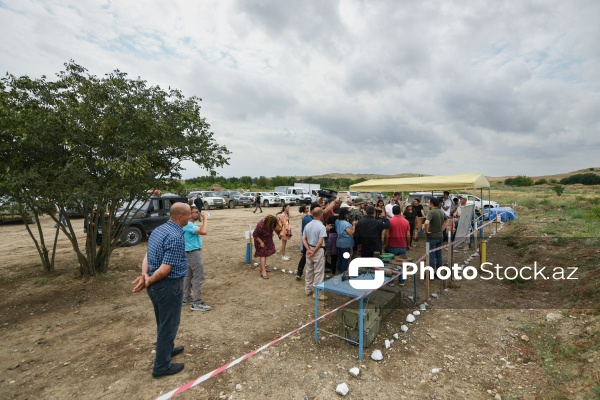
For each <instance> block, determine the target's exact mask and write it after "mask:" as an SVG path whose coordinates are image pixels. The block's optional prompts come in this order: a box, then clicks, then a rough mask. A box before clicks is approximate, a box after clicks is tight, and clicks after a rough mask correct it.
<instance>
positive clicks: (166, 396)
mask: <svg viewBox="0 0 600 400" xmlns="http://www.w3.org/2000/svg"><path fill="white" fill-rule="evenodd" d="M484 226H485V225H484ZM482 227H483V226H482ZM447 246H448V245H447V244H446V245H443V246H441V247H440V248H438V249H443V248H445V247H447ZM438 249H433V250H430V252H431V251H435V250H438ZM424 258H425V256H423V257H422V258H421V259H419V261H420V260H423V259H424ZM395 272H397V271H395ZM400 274H401V273H400V272H397V273H395V274H394V275H393V276H392V277H390V278H389V279H387V280H386V281H385V282H384V285H385V284H387V283H388V282H390V281H391V280H393V279H395V278H396V277H398V276H399V275H400ZM377 289H378V288H377ZM377 289H372V290H370V291H368V292H365V293H364V294H363V295H362V296H359V297H356V298H354V299H350V300H349V301H347V302H346V303H344V304H342V305H341V306H339V307H337V308H334V309H333V310H331V311H328V312H326V313H325V314H323V315H321V316H320V317H318V318H315V319H313V320H312V321H310V322H307V323H306V324H304V325H302V326H300V327H298V328H296V329H294V330H293V331H290V332H288V333H286V334H285V335H283V336H281V337H279V338H277V339H275V340H273V341H271V342H269V343H267V344H265V345H263V346H261V347H259V348H258V349H255V350H252V351H251V352H250V353H247V354H245V355H243V356H241V357H239V358H237V359H235V360H233V361H231V362H228V363H226V364H224V365H222V366H220V367H219V368H217V369H215V370H213V371H211V372H209V373H207V374H204V375H202V376H201V377H199V378H196V379H194V380H192V381H189V382H188V383H186V384H185V385H182V386H180V387H178V388H177V389H175V390H171V391H170V392H169V393H165V394H163V395H162V396H159V397H157V400H166V399H170V398H172V397H174V396H176V395H178V394H180V393H183V392H185V391H186V390H188V389H190V388H193V387H194V386H196V385H199V384H201V383H202V382H205V381H207V380H209V379H210V378H212V377H213V376H217V375H219V374H220V373H221V372H223V371H226V370H228V369H229V368H231V367H233V366H235V365H237V364H239V363H241V362H242V361H245V360H247V359H249V358H250V357H252V356H253V355H255V354H257V353H260V352H261V351H263V350H264V349H266V348H269V347H271V346H273V345H274V344H276V343H278V342H280V341H282V340H283V339H285V338H287V337H289V336H291V335H293V334H295V333H296V332H299V331H300V330H302V329H304V328H306V327H307V326H310V325H312V324H314V323H315V322H317V321H319V320H321V319H323V318H325V317H327V316H329V315H331V314H333V313H334V312H336V311H337V310H339V309H340V308H344V307H346V306H347V305H349V304H351V303H353V302H355V301H357V300H360V299H361V298H363V297H365V296H368V295H370V294H371V293H373V292H374V291H375V290H377Z"/></svg>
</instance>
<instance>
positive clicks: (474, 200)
mask: <svg viewBox="0 0 600 400" xmlns="http://www.w3.org/2000/svg"><path fill="white" fill-rule="evenodd" d="M460 196H464V197H466V198H467V205H469V204H475V212H476V213H477V214H481V210H482V209H483V210H485V209H487V208H496V207H500V204H499V203H498V202H496V201H491V200H483V199H480V198H479V197H477V196H474V195H472V194H464V193H463V194H451V195H450V198H451V199H454V198H455V197H460Z"/></svg>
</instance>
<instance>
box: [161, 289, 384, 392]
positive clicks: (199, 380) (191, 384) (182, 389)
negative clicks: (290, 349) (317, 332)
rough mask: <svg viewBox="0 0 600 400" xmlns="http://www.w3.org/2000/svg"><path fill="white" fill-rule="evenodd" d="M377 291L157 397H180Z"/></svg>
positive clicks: (345, 304)
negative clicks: (179, 395)
mask: <svg viewBox="0 0 600 400" xmlns="http://www.w3.org/2000/svg"><path fill="white" fill-rule="evenodd" d="M375 290H376V289H373V290H370V291H368V292H365V293H364V294H363V295H362V296H360V297H356V298H354V299H350V301H348V302H346V303H344V304H342V305H341V306H339V307H337V308H334V309H333V310H331V311H328V312H327V313H325V314H323V315H321V316H320V317H318V318H315V319H313V320H312V321H310V322H307V323H306V324H304V325H302V326H300V327H299V328H296V329H294V330H293V331H291V332H288V333H286V334H285V335H283V336H281V337H280V338H277V339H275V340H273V341H271V342H269V343H267V344H265V345H264V346H262V347H259V348H258V349H255V350H252V351H251V352H250V353H248V354H245V355H243V356H242V357H240V358H237V359H235V360H233V361H231V362H228V363H227V364H224V365H222V366H220V367H219V368H217V369H215V370H213V371H211V372H209V373H207V374H204V375H202V376H201V377H199V378H197V379H194V380H193V381H189V382H188V383H186V384H185V385H183V386H180V387H178V388H177V389H175V390H172V391H170V392H169V393H165V394H163V395H162V396H159V397H157V400H166V399H170V398H171V397H173V396H176V395H178V394H180V393H183V392H185V391H186V390H188V389H190V388H192V387H194V386H196V385H199V384H200V383H202V382H204V381H207V380H209V379H210V378H212V377H213V376H217V375H219V374H220V373H221V372H223V371H226V370H228V369H229V368H231V367H233V366H234V365H237V364H239V363H241V362H242V361H244V360H247V359H248V358H250V357H252V356H253V355H255V354H257V353H260V352H261V351H263V350H264V349H266V348H268V347H271V346H273V345H274V344H275V343H277V342H280V341H282V340H283V339H285V338H287V337H288V336H291V335H293V334H294V333H296V332H298V331H300V330H302V329H304V328H306V327H307V326H309V325H312V324H314V323H315V322H317V321H319V320H320V319H323V318H325V317H327V316H329V315H331V314H332V313H334V312H336V311H337V310H339V309H340V308H343V307H346V306H347V305H348V304H351V303H353V302H355V301H357V300H359V299H361V298H363V297H365V296H367V295H369V294H371V293H372V292H374V291H375Z"/></svg>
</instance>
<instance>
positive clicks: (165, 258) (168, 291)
mask: <svg viewBox="0 0 600 400" xmlns="http://www.w3.org/2000/svg"><path fill="white" fill-rule="evenodd" d="M170 212H171V214H170V217H169V221H167V222H166V223H164V224H162V225H161V226H159V227H158V228H156V229H155V230H154V231H153V232H152V235H150V238H149V239H148V253H147V254H146V256H145V257H144V261H143V262H142V276H140V277H138V278H136V279H135V280H134V281H133V283H135V284H136V286H135V288H134V289H133V291H134V292H139V291H141V290H142V289H143V288H146V291H147V292H148V296H149V297H150V300H151V301H152V305H153V306H154V315H155V317H156V325H157V327H158V329H157V336H156V358H155V360H154V368H153V369H152V376H153V377H155V378H158V377H160V376H165V375H173V374H176V373H178V372H180V371H181V370H183V363H171V357H173V356H176V355H177V354H180V353H181V352H183V346H180V347H175V336H177V330H178V329H179V321H180V319H181V306H182V302H183V278H184V277H185V275H186V274H187V270H188V264H187V259H186V256H185V241H184V239H183V229H182V227H183V226H185V225H186V224H187V222H188V220H189V219H190V215H191V211H190V206H189V205H187V204H185V203H175V204H173V205H172V206H171V210H170Z"/></svg>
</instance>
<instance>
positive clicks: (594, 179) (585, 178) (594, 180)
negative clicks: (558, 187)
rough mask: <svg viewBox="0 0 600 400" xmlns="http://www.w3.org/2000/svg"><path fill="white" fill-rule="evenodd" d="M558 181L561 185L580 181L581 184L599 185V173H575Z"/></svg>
mask: <svg viewBox="0 0 600 400" xmlns="http://www.w3.org/2000/svg"><path fill="white" fill-rule="evenodd" d="M560 183H561V184H563V185H573V184H575V183H581V184H583V185H600V175H598V174H594V173H591V172H588V173H585V174H575V175H571V176H567V177H566V178H562V179H561V180H560Z"/></svg>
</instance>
